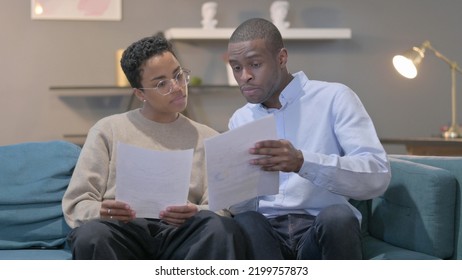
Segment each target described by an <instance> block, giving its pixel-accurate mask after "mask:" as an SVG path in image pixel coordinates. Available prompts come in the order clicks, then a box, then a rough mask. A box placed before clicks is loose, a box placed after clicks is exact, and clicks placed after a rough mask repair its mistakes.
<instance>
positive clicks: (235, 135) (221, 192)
mask: <svg viewBox="0 0 462 280" xmlns="http://www.w3.org/2000/svg"><path fill="white" fill-rule="evenodd" d="M275 139H277V132H276V121H275V119H274V116H273V115H270V116H268V117H264V118H262V119H259V120H256V121H254V122H252V123H248V124H246V125H243V126H241V127H238V128H236V129H233V130H230V131H227V132H225V133H223V134H221V135H218V136H215V137H212V138H209V139H206V140H205V142H204V145H205V156H206V160H207V179H208V191H209V208H210V210H212V211H217V210H220V209H225V208H228V207H229V206H231V205H234V204H236V203H239V202H242V201H244V200H247V199H251V198H254V197H257V196H260V195H272V194H277V193H278V189H279V172H268V171H263V170H261V169H260V167H259V166H254V165H251V164H250V163H249V161H250V160H251V159H253V158H258V157H261V156H255V155H251V154H250V153H249V149H250V148H252V147H254V145H255V143H256V142H259V141H262V140H275Z"/></svg>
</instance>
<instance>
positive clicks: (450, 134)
mask: <svg viewBox="0 0 462 280" xmlns="http://www.w3.org/2000/svg"><path fill="white" fill-rule="evenodd" d="M425 48H427V49H429V50H431V51H432V52H433V53H434V54H435V56H436V57H438V58H440V59H441V60H443V61H445V62H446V63H447V64H449V66H450V67H451V112H452V114H451V126H450V127H449V129H448V130H447V131H446V132H445V134H444V136H445V137H446V138H457V137H461V134H462V131H461V129H460V127H459V125H458V124H457V97H456V72H459V73H461V74H462V70H461V69H460V68H459V66H458V65H457V62H455V61H452V60H449V59H448V58H447V57H446V56H444V55H443V54H441V53H440V52H439V51H437V50H436V49H435V48H434V47H433V46H432V45H431V44H430V42H429V41H425V42H424V43H423V44H422V49H425Z"/></svg>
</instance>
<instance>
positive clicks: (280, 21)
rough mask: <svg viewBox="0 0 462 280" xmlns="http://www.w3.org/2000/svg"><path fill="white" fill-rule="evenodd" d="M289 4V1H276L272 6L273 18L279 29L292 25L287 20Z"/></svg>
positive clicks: (271, 13)
mask: <svg viewBox="0 0 462 280" xmlns="http://www.w3.org/2000/svg"><path fill="white" fill-rule="evenodd" d="M289 6H290V5H289V2H288V1H274V2H273V3H272V4H271V6H270V16H271V20H272V21H273V24H274V25H276V27H277V28H278V29H279V30H283V29H287V28H289V26H290V22H288V21H285V19H286V17H287V14H288V12H289Z"/></svg>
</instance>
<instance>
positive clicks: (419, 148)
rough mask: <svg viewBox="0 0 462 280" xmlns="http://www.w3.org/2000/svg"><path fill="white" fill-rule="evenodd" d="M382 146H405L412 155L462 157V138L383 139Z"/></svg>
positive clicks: (381, 140)
mask: <svg viewBox="0 0 462 280" xmlns="http://www.w3.org/2000/svg"><path fill="white" fill-rule="evenodd" d="M380 142H382V144H397V145H405V146H406V151H407V153H408V154H410V155H421V156H462V138H456V139H445V138H442V137H413V138H381V139H380Z"/></svg>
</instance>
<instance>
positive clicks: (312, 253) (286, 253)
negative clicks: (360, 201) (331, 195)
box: [234, 205, 362, 260]
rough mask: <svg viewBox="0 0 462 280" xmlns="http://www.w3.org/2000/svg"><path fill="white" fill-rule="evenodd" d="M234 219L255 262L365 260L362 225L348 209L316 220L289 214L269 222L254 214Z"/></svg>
mask: <svg viewBox="0 0 462 280" xmlns="http://www.w3.org/2000/svg"><path fill="white" fill-rule="evenodd" d="M234 219H235V220H236V222H237V223H238V224H239V225H240V226H241V228H242V229H243V231H244V234H245V236H246V238H247V240H248V244H249V246H250V251H251V252H250V254H251V258H253V259H257V260H270V259H275V260H277V259H301V260H320V259H330V260H351V259H362V249H361V229H360V225H359V221H358V219H357V218H356V217H355V215H354V213H353V211H352V210H351V209H350V208H349V207H348V206H347V205H332V206H329V207H327V208H325V209H323V210H322V211H321V212H320V213H319V215H318V216H316V217H315V216H310V215H304V214H289V215H283V216H279V217H276V218H270V219H268V218H266V217H265V216H263V215H262V214H260V213H258V212H254V211H250V212H244V213H241V214H238V215H236V216H235V217H234Z"/></svg>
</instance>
